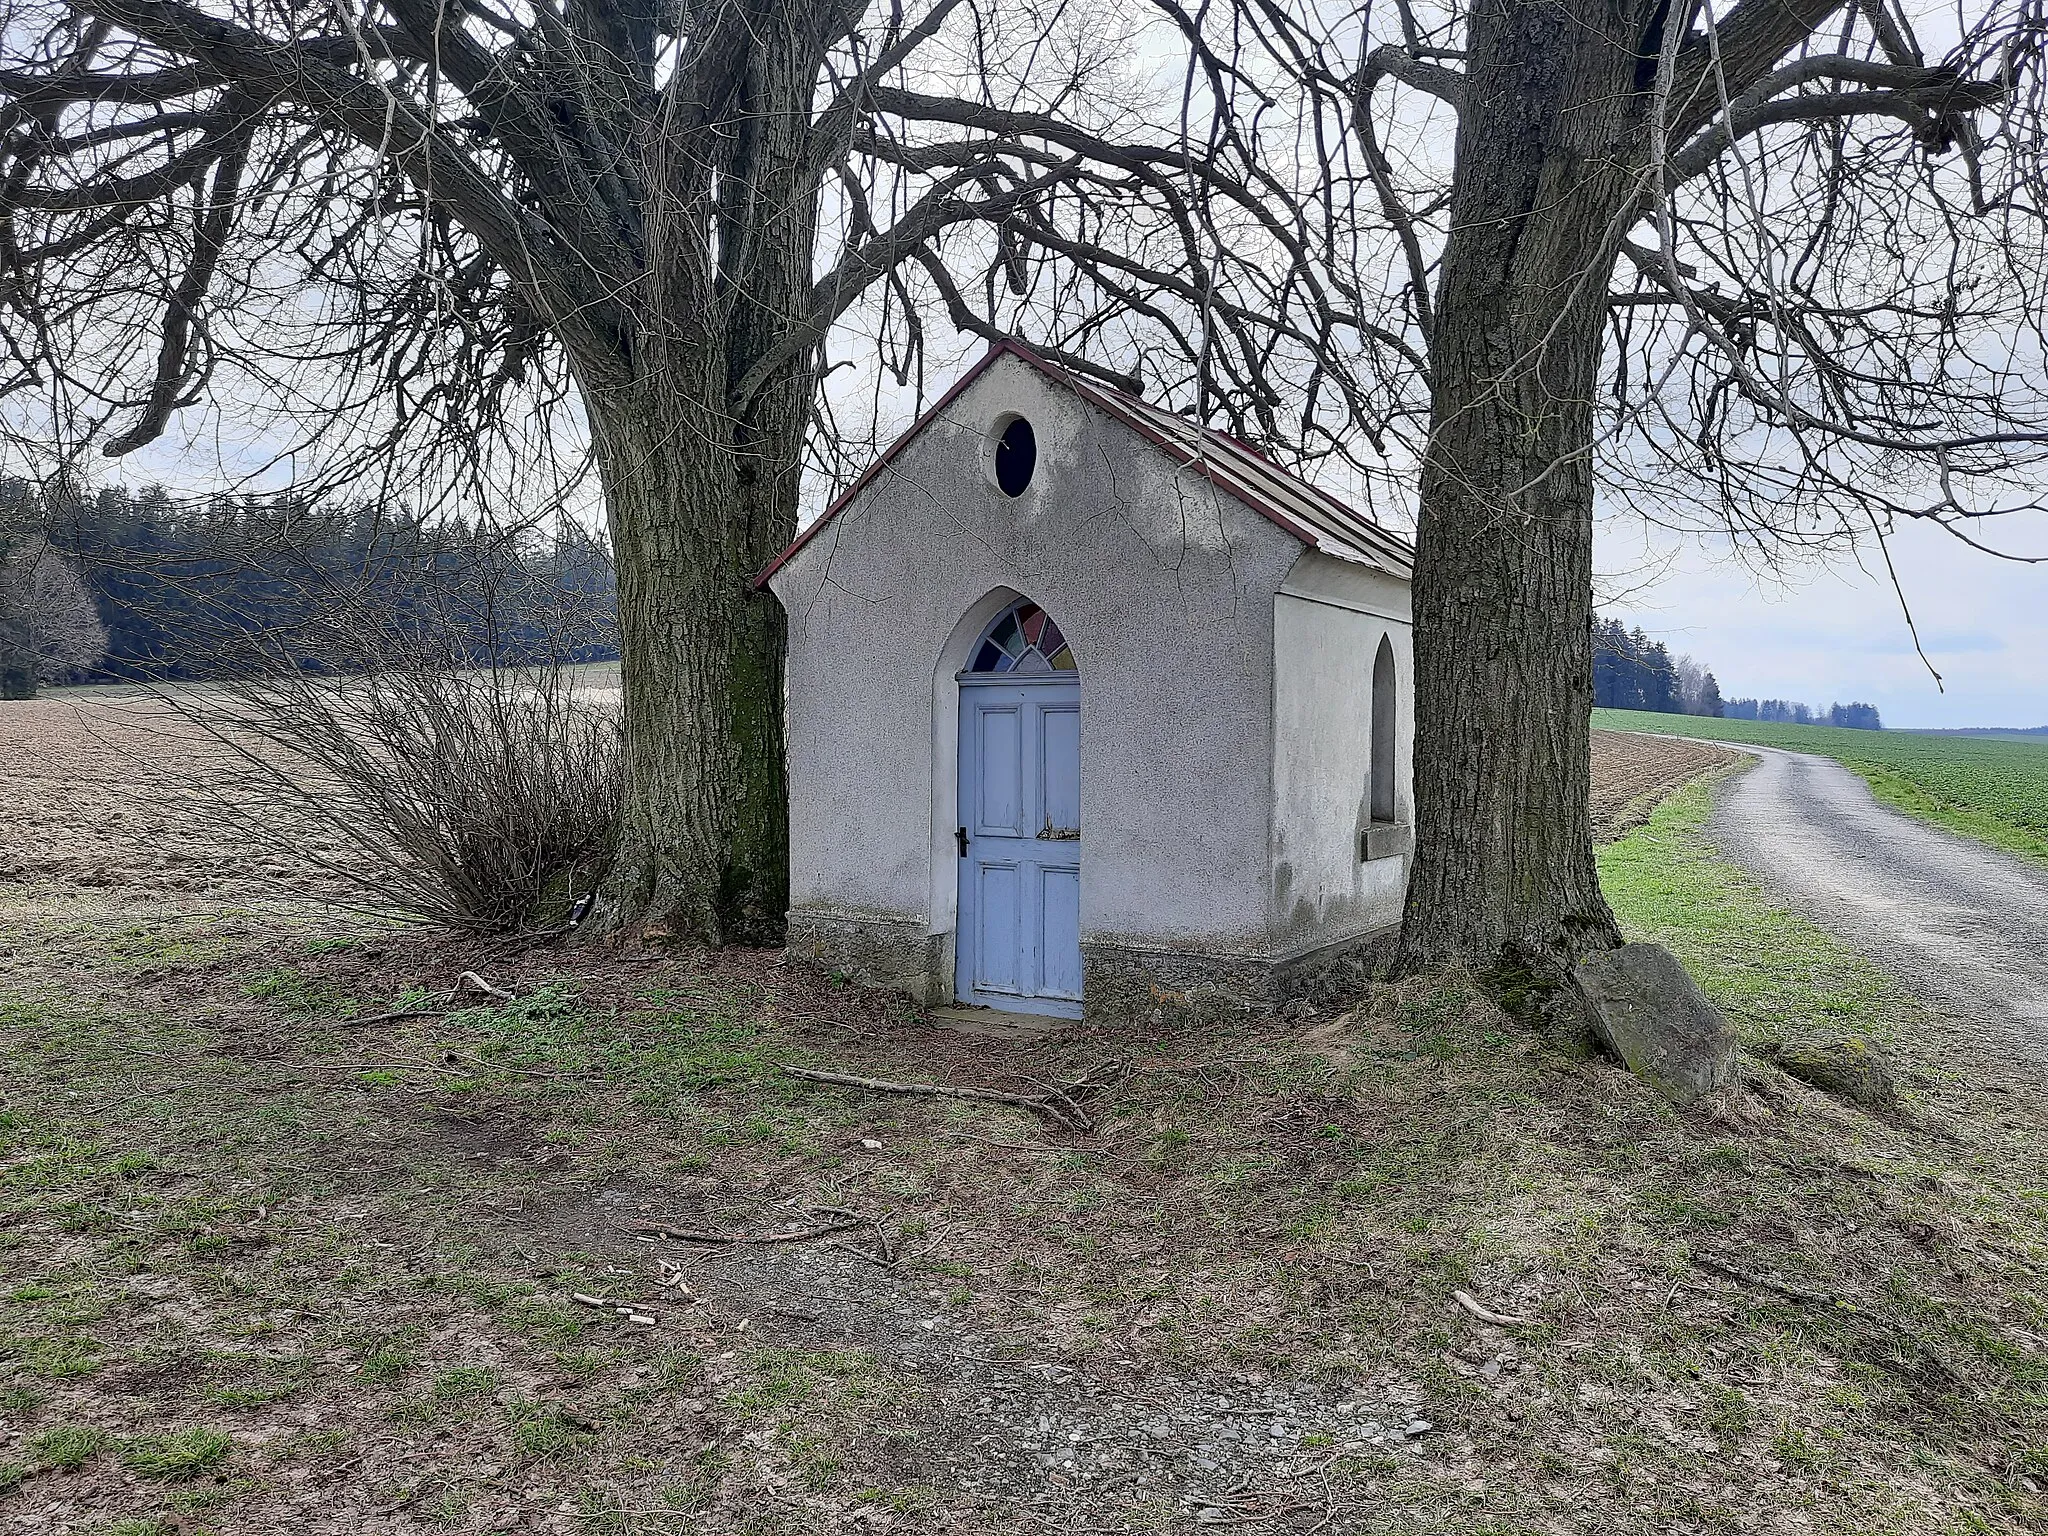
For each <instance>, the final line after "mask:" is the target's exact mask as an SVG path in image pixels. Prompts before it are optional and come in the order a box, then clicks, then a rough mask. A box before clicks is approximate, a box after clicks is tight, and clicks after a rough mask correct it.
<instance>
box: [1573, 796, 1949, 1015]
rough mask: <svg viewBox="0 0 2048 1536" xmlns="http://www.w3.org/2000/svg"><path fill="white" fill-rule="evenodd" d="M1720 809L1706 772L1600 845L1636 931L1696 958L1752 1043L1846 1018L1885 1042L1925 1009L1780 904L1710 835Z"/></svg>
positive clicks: (1617, 901)
mask: <svg viewBox="0 0 2048 1536" xmlns="http://www.w3.org/2000/svg"><path fill="white" fill-rule="evenodd" d="M1712 809H1713V799H1712V792H1711V788H1710V785H1709V782H1708V781H1705V780H1700V781H1696V782H1694V783H1693V784H1691V785H1688V786H1687V787H1686V788H1685V789H1683V790H1681V791H1680V792H1679V793H1678V794H1676V795H1674V796H1673V797H1672V798H1671V799H1669V800H1667V801H1666V802H1665V803H1664V804H1663V805H1661V806H1659V807H1658V808H1657V810H1656V811H1655V812H1654V813H1652V815H1651V817H1650V820H1649V822H1648V823H1647V824H1646V825H1644V826H1643V827H1641V828H1639V829H1638V830H1637V831H1635V832H1633V833H1631V834H1630V835H1629V836H1628V837H1625V838H1623V839H1622V840H1621V841H1620V842H1618V843H1610V844H1609V845H1607V846H1606V847H1604V848H1602V849H1600V850H1599V868H1600V886H1601V889H1602V890H1603V891H1604V892H1605V893H1606V895H1607V901H1608V904H1609V905H1610V906H1611V907H1613V909H1614V915H1615V917H1616V918H1617V919H1619V920H1620V922H1621V925H1622V928H1623V931H1624V932H1625V933H1626V935H1627V936H1628V937H1629V938H1631V939H1647V940H1649V941H1651V942H1653V943H1657V944H1662V945H1663V946H1664V947H1665V948H1666V949H1669V950H1670V951H1671V952H1672V953H1673V954H1675V955H1676V956H1678V958H1679V959H1680V960H1681V961H1682V962H1684V964H1685V968H1686V969H1687V970H1688V971H1690V972H1691V973H1692V975H1693V978H1694V979H1695V980H1696V981H1698V982H1699V984H1700V986H1701V988H1702V990H1704V991H1705V992H1706V993H1707V995H1708V996H1709V997H1711V998H1713V1000H1714V1001H1715V1002H1716V1003H1717V1004H1719V1005H1720V1006H1721V1008H1722V1009H1723V1010H1724V1011H1725V1012H1726V1013H1727V1014H1728V1016H1729V1018H1730V1019H1731V1021H1732V1022H1733V1023H1734V1024H1735V1026H1736V1028H1737V1030H1738V1031H1739V1032H1740V1034H1741V1035H1742V1037H1743V1039H1744V1040H1745V1041H1746V1042H1748V1043H1750V1044H1760V1043H1762V1042H1764V1041H1767V1040H1773V1039H1778V1038H1781V1037H1782V1036H1783V1035H1784V1034H1786V1033H1787V1032H1788V1031H1793V1030H1811V1029H1815V1028H1834V1029H1838V1030H1841V1031H1843V1032H1847V1033H1855V1034H1860V1035H1864V1036H1866V1037H1868V1038H1871V1039H1874V1040H1877V1041H1879V1042H1880V1043H1892V1042H1895V1041H1896V1039H1897V1033H1898V1028H1899V1024H1900V1021H1901V1020H1902V1019H1911V1018H1913V1017H1915V1016H1917V1010H1916V1009H1915V1008H1914V1006H1913V1004H1912V1002H1911V1000H1910V999H1909V998H1908V997H1907V996H1906V995H1905V994H1903V993H1902V992H1901V991H1900V990H1899V988H1898V986H1897V984H1896V983H1895V982H1894V981H1892V980H1891V978H1889V977H1888V976H1886V975H1885V974H1884V973H1883V972H1882V971H1880V970H1878V968H1877V967H1876V966H1874V965H1872V964H1870V963H1869V962H1868V961H1866V960H1864V959H1862V958H1861V957H1860V956H1858V955H1857V954H1855V953H1854V952H1853V951H1851V950H1849V949H1848V948H1847V947H1846V946H1844V945H1842V944H1841V943H1839V942H1838V941H1836V940H1835V939H1834V938H1833V937H1832V936H1831V935H1829V934H1828V933H1827V932H1826V931H1825V930H1823V929H1821V928H1820V927H1818V926H1817V925H1815V924H1814V923H1812V922H1809V921H1808V920H1807V919H1806V918H1804V917H1801V916H1799V915H1798V914H1797V913H1794V912H1788V911H1785V910H1784V909H1783V908H1780V907H1776V906H1773V905H1772V904H1771V903H1770V902H1769V901H1768V900H1767V899H1766V898H1765V896H1764V894H1763V892H1762V891H1761V890H1760V889H1759V887H1758V886H1757V884H1756V882H1755V881H1753V880H1751V879H1750V878H1749V877H1748V876H1747V875H1746V874H1744V873H1743V872H1742V871H1741V870H1739V869H1737V868H1736V867H1735V866H1734V865H1732V864H1728V863H1726V862H1724V861H1723V860H1721V859H1720V858H1718V857H1717V856H1716V855H1715V853H1714V851H1713V849H1712V848H1711V847H1710V846H1709V845H1708V844H1707V842H1706V840H1705V829H1706V823H1707V818H1708V815H1709V813H1710V812H1711V811H1712Z"/></svg>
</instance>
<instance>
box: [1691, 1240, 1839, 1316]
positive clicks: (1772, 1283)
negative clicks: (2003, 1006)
mask: <svg viewBox="0 0 2048 1536" xmlns="http://www.w3.org/2000/svg"><path fill="white" fill-rule="evenodd" d="M1692 1263H1693V1267H1694V1268H1696V1269H1704V1270H1705V1271H1706V1272H1707V1273H1708V1274H1710V1275H1719V1276H1721V1277H1722V1278H1723V1279H1724V1280H1737V1281H1740V1282H1741V1283H1742V1284H1744V1285H1753V1286H1755V1287H1756V1288H1757V1289H1758V1290H1763V1291H1775V1292H1776V1293H1777V1294H1778V1295H1780V1296H1783V1297H1784V1298H1785V1299H1786V1300H1787V1301H1805V1302H1811V1303H1813V1304H1814V1305H1816V1306H1823V1307H1840V1308H1841V1309H1842V1310H1843V1311H1845V1312H1853V1311H1855V1310H1856V1309H1855V1308H1854V1307H1853V1306H1852V1305H1850V1304H1849V1303H1848V1302H1846V1301H1843V1300H1842V1299H1841V1298H1840V1297H1837V1296H1830V1295H1828V1293H1827V1292H1826V1291H1809V1290H1807V1289H1806V1288H1805V1287H1804V1286H1798V1285H1793V1284H1791V1283H1790V1282H1789V1281H1785V1280H1773V1279H1772V1278H1771V1277H1770V1276H1768V1275H1753V1274H1751V1273H1749V1271H1747V1270H1744V1269H1737V1268H1736V1267H1735V1266H1734V1265H1733V1264H1730V1263H1729V1262H1728V1261H1727V1260H1726V1259H1717V1258H1715V1257H1714V1256H1713V1255H1712V1254H1710V1253H1695V1254H1693V1255H1692Z"/></svg>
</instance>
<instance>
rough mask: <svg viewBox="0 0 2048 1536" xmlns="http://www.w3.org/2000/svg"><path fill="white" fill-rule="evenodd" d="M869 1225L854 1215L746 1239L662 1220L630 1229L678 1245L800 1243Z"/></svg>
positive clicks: (645, 1222)
mask: <svg viewBox="0 0 2048 1536" xmlns="http://www.w3.org/2000/svg"><path fill="white" fill-rule="evenodd" d="M867 1224H868V1220H867V1218H866V1217H865V1216H855V1217H853V1218H852V1219H851V1220H848V1221H835V1222H830V1223H828V1224H826V1225H825V1226H822V1227H807V1228H805V1229H804V1230H802V1231H800V1232H768V1233H764V1234H762V1235H761V1236H759V1237H749V1236H746V1235H745V1234H743V1233H738V1232H706V1231H703V1230H701V1229H699V1228H697V1227H678V1226H673V1225H671V1224H670V1223H668V1222H665V1221H636V1222H634V1223H633V1225H632V1227H631V1228H630V1229H629V1230H631V1231H634V1232H643V1233H646V1234H647V1235H649V1236H651V1237H666V1238H671V1239H673V1240H674V1241H676V1242H679V1243H803V1242H809V1241H810V1240H811V1239H812V1238H814V1237H830V1236H832V1234H834V1233H835V1232H850V1231H852V1230H853V1229H854V1228H855V1227H864V1226H866V1225H867Z"/></svg>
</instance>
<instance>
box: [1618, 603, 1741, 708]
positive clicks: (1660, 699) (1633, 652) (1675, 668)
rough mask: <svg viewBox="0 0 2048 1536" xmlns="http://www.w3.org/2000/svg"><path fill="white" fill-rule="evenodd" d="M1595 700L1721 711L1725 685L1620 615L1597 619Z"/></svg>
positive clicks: (1633, 705)
mask: <svg viewBox="0 0 2048 1536" xmlns="http://www.w3.org/2000/svg"><path fill="white" fill-rule="evenodd" d="M1593 703H1594V706H1595V707H1596V708H1599V709H1646V710H1650V711H1652V712H1654V713H1656V714H1660V715H1707V716H1718V715H1719V714H1720V713H1721V685H1720V684H1719V683H1718V682H1716V681H1715V679H1714V674H1713V673H1712V672H1710V671H1708V670H1707V668H1705V667H1704V666H1702V665H1700V663H1698V662H1697V661H1694V660H1693V659H1692V657H1690V656H1685V655H1677V656H1674V655H1672V654H1671V651H1670V649H1669V647H1667V646H1666V645H1665V644H1664V642H1663V641H1662V640H1652V639H1651V638H1650V637H1649V636H1648V635H1646V634H1644V633H1643V631H1642V627H1641V626H1640V625H1638V626H1637V627H1636V628H1634V629H1624V628H1623V627H1622V624H1621V621H1620V620H1619V619H1595V620H1594V621H1593Z"/></svg>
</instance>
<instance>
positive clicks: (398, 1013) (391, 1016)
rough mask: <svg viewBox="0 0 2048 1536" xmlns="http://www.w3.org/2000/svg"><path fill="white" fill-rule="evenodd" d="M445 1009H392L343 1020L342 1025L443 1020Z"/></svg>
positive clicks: (446, 1014)
mask: <svg viewBox="0 0 2048 1536" xmlns="http://www.w3.org/2000/svg"><path fill="white" fill-rule="evenodd" d="M447 1016H448V1010H447V1009H445V1008H393V1009H392V1010H390V1011H389V1012H388V1013H373V1014H371V1015H369V1016H368V1017H367V1018H361V1019H343V1020H342V1021H341V1022H342V1023H344V1024H396V1023H398V1022H399V1021H400V1020H401V1019H445V1018H446V1017H447Z"/></svg>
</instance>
